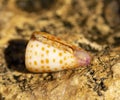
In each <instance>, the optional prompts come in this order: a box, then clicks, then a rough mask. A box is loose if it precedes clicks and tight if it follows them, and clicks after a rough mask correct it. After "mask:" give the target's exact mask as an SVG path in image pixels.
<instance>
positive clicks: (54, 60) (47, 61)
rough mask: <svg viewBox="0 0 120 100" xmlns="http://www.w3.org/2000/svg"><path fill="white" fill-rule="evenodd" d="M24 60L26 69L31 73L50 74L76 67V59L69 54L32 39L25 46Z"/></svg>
mask: <svg viewBox="0 0 120 100" xmlns="http://www.w3.org/2000/svg"><path fill="white" fill-rule="evenodd" d="M60 45H62V44H60ZM25 59H26V60H25V64H26V68H27V69H28V70H29V71H31V72H52V71H60V70H64V69H69V68H70V69H71V68H74V67H77V66H76V64H77V62H76V58H75V56H74V55H73V54H72V53H71V52H69V51H65V50H64V49H59V48H57V47H54V46H52V45H48V44H45V43H43V42H40V41H38V40H32V39H31V40H30V41H29V43H28V45H27V48H26V55H25Z"/></svg>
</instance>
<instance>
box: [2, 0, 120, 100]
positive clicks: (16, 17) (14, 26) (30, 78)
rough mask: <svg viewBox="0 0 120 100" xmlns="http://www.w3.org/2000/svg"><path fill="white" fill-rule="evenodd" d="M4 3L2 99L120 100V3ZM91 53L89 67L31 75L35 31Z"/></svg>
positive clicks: (6, 0)
mask: <svg viewBox="0 0 120 100" xmlns="http://www.w3.org/2000/svg"><path fill="white" fill-rule="evenodd" d="M46 1H47V2H45V0H36V2H35V1H32V0H0V100H120V97H119V95H120V17H119V16H120V12H119V11H120V5H119V3H120V2H119V1H117V0H99V1H96V0H90V1H88V0H57V1H56V0H51V1H50V0H46ZM34 31H44V32H48V33H50V34H54V35H55V36H58V37H59V38H61V39H64V40H66V41H67V42H69V43H71V44H74V45H76V46H79V47H81V48H83V49H85V50H86V51H88V52H89V53H90V54H91V56H92V61H91V64H90V65H89V66H84V67H79V68H78V69H72V70H65V71H60V72H54V73H53V72H51V73H38V74H35V73H30V72H28V71H27V70H26V68H25V64H24V56H25V49H26V45H27V43H28V40H29V39H30V36H31V34H32V32H34Z"/></svg>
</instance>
